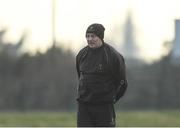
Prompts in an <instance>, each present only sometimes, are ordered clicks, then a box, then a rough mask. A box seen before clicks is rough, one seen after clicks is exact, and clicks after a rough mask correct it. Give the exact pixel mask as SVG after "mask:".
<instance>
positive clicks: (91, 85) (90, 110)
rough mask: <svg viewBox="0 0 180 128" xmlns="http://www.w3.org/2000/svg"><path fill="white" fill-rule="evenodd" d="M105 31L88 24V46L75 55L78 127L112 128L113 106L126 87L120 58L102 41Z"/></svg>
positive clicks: (102, 28) (113, 119)
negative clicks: (77, 82) (102, 127)
mask: <svg viewBox="0 0 180 128" xmlns="http://www.w3.org/2000/svg"><path fill="white" fill-rule="evenodd" d="M104 31H105V28H104V26H103V25H101V24H97V23H95V24H92V25H90V26H89V27H88V28H87V30H86V39H87V43H88V45H87V46H86V47H85V48H83V49H82V50H80V52H79V53H78V55H77V56H76V68H77V74H78V78H79V86H78V97H77V101H78V114H77V118H78V119H77V126H78V127H81V126H82V127H98V126H104V127H114V126H115V112H114V103H116V102H117V101H118V100H119V99H120V98H121V97H122V96H123V95H124V93H125V91H126V88H127V80H126V73H125V63H124V59H123V56H122V55H121V54H120V53H118V52H117V51H116V50H115V49H114V48H113V47H111V46H110V45H108V44H106V43H105V42H104V40H103V38H104Z"/></svg>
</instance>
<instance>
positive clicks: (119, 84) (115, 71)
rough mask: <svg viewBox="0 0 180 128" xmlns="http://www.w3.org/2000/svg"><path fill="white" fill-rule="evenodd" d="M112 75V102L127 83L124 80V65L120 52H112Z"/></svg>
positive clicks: (120, 95)
mask: <svg viewBox="0 0 180 128" xmlns="http://www.w3.org/2000/svg"><path fill="white" fill-rule="evenodd" d="M112 75H113V78H114V81H115V88H116V94H115V98H114V102H117V101H118V100H119V99H120V98H121V97H122V96H123V95H124V94H125V92H126V89H127V86H128V83H127V80H126V65H125V61H124V58H123V56H122V55H121V54H119V53H116V54H114V57H113V61H112Z"/></svg>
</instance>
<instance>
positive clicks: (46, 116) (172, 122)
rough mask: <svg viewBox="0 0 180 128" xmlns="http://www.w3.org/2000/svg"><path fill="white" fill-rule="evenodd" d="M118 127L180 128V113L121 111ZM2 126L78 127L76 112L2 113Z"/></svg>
mask: <svg viewBox="0 0 180 128" xmlns="http://www.w3.org/2000/svg"><path fill="white" fill-rule="evenodd" d="M116 124H117V126H133V127H138V126H144V127H148V126H180V111H175V110H174V111H173V110H171V111H120V112H116ZM0 126H4V127H5V126H24V127H25V126H44V127H46V126H47V127H48V126H64V127H65V126H70V127H71V126H72V127H73V126H76V112H0Z"/></svg>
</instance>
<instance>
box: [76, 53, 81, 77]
mask: <svg viewBox="0 0 180 128" xmlns="http://www.w3.org/2000/svg"><path fill="white" fill-rule="evenodd" d="M79 56H80V55H79V54H78V55H77V56H76V71H77V75H78V78H79V77H80V71H79Z"/></svg>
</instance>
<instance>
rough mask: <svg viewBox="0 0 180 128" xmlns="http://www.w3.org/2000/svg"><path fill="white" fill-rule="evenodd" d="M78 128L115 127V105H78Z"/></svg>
mask: <svg viewBox="0 0 180 128" xmlns="http://www.w3.org/2000/svg"><path fill="white" fill-rule="evenodd" d="M77 127H115V111H114V105H113V104H101V105H98V104H96V105H92V104H84V103H78V113H77Z"/></svg>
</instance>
